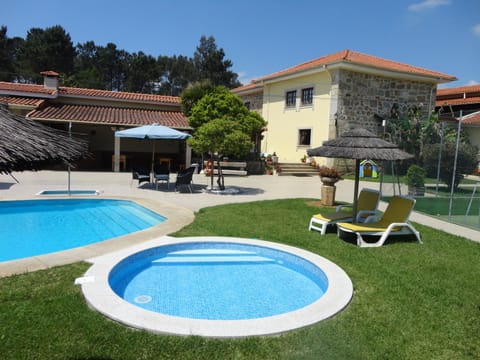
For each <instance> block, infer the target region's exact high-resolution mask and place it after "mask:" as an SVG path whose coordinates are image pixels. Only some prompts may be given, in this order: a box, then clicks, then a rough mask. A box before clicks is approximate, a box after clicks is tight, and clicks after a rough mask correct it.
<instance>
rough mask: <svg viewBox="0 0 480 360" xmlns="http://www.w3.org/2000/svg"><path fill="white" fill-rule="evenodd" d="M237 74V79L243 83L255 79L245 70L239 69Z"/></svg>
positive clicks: (245, 83)
mask: <svg viewBox="0 0 480 360" xmlns="http://www.w3.org/2000/svg"><path fill="white" fill-rule="evenodd" d="M237 74H238V81H240V82H241V83H242V84H243V85H247V84H250V82H251V81H252V80H253V79H255V77H253V76H249V75H248V74H247V72H245V71H239V72H238V73H237Z"/></svg>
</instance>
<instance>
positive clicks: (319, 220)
mask: <svg viewBox="0 0 480 360" xmlns="http://www.w3.org/2000/svg"><path fill="white" fill-rule="evenodd" d="M379 200H380V192H379V191H377V190H372V189H362V191H360V195H358V201H357V216H356V218H355V222H364V221H365V219H366V218H367V217H368V216H371V215H375V214H376V211H377V207H378V202H379ZM351 207H352V205H339V206H337V208H336V211H334V212H328V213H323V214H315V215H313V216H312V218H311V219H310V225H309V226H308V230H310V231H311V230H317V231H320V233H321V234H322V235H325V233H326V232H327V227H328V226H335V225H336V223H337V222H352V221H353V220H354V219H353V213H352V212H351V211H344V209H346V208H351Z"/></svg>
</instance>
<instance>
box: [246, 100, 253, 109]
mask: <svg viewBox="0 0 480 360" xmlns="http://www.w3.org/2000/svg"><path fill="white" fill-rule="evenodd" d="M244 105H245V107H246V108H247V109H248V110H252V104H251V103H250V101H246V102H245V104H244Z"/></svg>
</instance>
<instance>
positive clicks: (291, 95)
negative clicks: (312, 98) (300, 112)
mask: <svg viewBox="0 0 480 360" xmlns="http://www.w3.org/2000/svg"><path fill="white" fill-rule="evenodd" d="M296 102H297V90H293V91H287V94H286V96H285V106H286V107H295V104H296Z"/></svg>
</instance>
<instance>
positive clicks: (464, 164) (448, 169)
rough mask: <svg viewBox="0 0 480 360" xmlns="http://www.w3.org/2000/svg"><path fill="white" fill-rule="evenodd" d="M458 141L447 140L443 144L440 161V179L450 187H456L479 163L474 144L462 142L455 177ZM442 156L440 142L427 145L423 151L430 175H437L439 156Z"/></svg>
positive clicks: (424, 161) (426, 168)
mask: <svg viewBox="0 0 480 360" xmlns="http://www.w3.org/2000/svg"><path fill="white" fill-rule="evenodd" d="M455 148H456V143H455V142H453V141H447V142H446V143H445V144H443V148H442V153H441V163H440V179H441V180H442V182H444V183H445V184H446V185H447V187H448V188H449V189H451V187H452V186H453V188H454V189H457V188H458V185H459V184H460V182H461V181H462V180H463V178H464V174H471V173H472V172H473V170H474V169H475V167H476V164H477V148H476V147H475V146H473V145H470V144H466V143H463V142H461V143H460V144H459V147H458V157H457V169H456V173H455V179H454V180H453V181H454V182H453V183H452V178H453V170H454V169H453V164H454V162H455V151H456V149H455ZM439 156H440V144H432V145H429V146H428V147H425V149H424V152H423V163H424V164H425V170H426V172H427V175H428V176H429V177H433V178H436V177H437V167H438V158H439Z"/></svg>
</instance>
